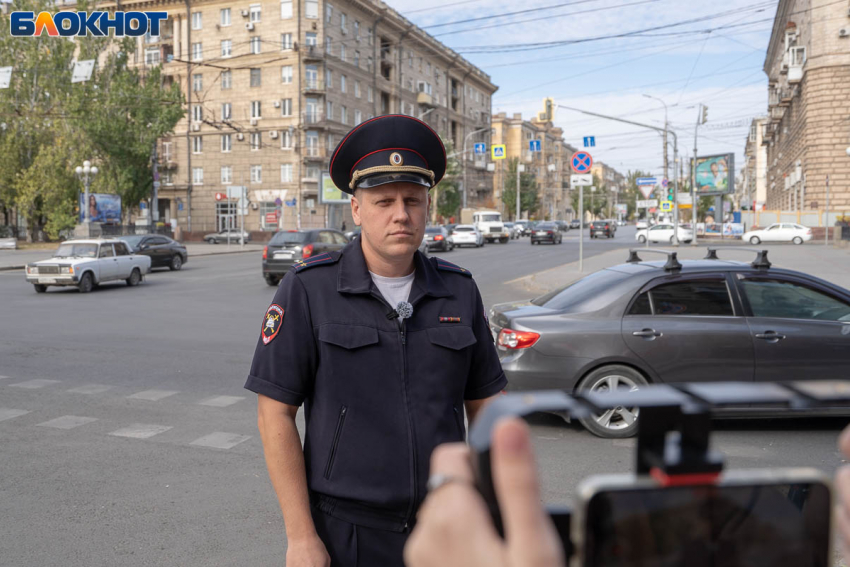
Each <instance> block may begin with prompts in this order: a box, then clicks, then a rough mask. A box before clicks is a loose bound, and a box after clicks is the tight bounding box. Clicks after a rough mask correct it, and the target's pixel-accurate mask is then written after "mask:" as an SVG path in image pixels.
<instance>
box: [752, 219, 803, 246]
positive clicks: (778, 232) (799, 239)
mask: <svg viewBox="0 0 850 567" xmlns="http://www.w3.org/2000/svg"><path fill="white" fill-rule="evenodd" d="M811 239H812V229H810V228H807V227H805V226H803V225H799V224H797V223H793V222H783V223H774V224H772V225H770V226H768V227H767V228H763V229H761V230H751V231H749V232H746V233H744V235H743V236H742V237H741V240H743V241H744V242H749V243H750V244H759V243H761V242H793V243H794V244H802V243H803V242H808V241H809V240H811Z"/></svg>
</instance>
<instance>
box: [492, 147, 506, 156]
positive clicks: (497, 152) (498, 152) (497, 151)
mask: <svg viewBox="0 0 850 567" xmlns="http://www.w3.org/2000/svg"><path fill="white" fill-rule="evenodd" d="M492 151H493V159H505V157H506V154H507V152H506V151H505V144H494V145H493V150H492Z"/></svg>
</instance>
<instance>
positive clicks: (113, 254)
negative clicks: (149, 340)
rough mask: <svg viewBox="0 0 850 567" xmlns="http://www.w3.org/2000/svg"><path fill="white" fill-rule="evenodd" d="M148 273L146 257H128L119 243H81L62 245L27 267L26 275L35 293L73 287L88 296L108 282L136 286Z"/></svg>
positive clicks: (86, 241)
mask: <svg viewBox="0 0 850 567" xmlns="http://www.w3.org/2000/svg"><path fill="white" fill-rule="evenodd" d="M150 269H151V259H150V257H148V256H143V255H141V254H133V253H131V252H130V250H129V249H128V248H127V246H126V244H124V242H123V241H121V240H117V239H85V240H83V239H81V240H68V241H66V242H63V243H62V244H60V245H59V248H57V249H56V252H54V253H53V257H52V258H51V259H50V260H41V261H39V262H34V263H32V264H27V269H26V272H27V281H28V282H29V283H31V284H33V287H34V288H35V291H36V292H37V293H44V292H45V291H47V287H48V286H75V287H77V289H79V290H80V292H81V293H88V292H90V291H91V290H92V289H93V288H94V287H95V286H97V285H100V284H102V283H105V282H109V281H117V280H124V281H125V282H127V285H129V286H135V285H138V284H139V282H141V281H142V279H143V278H144V275H145V274H147V273H148V272H150Z"/></svg>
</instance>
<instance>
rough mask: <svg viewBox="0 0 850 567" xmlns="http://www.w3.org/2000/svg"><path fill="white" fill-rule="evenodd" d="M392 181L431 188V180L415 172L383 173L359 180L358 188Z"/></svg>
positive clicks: (386, 183) (376, 185)
mask: <svg viewBox="0 0 850 567" xmlns="http://www.w3.org/2000/svg"><path fill="white" fill-rule="evenodd" d="M390 183H415V184H416V185H422V186H424V187H428V188H429V189H430V188H431V180H430V179H427V178H425V177H423V176H421V175H416V174H415V173H381V174H378V175H373V176H371V177H367V178H365V179H361V180H360V181H358V182H357V187H356V189H369V188H372V187H378V186H379V185H388V184H390Z"/></svg>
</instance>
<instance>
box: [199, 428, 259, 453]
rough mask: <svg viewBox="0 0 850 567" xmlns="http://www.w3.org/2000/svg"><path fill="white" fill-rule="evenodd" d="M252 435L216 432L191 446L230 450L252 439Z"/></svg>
mask: <svg viewBox="0 0 850 567" xmlns="http://www.w3.org/2000/svg"><path fill="white" fill-rule="evenodd" d="M250 438H251V436H250V435H237V434H236V433H224V432H222V431H216V432H215V433H210V434H209V435H204V436H203V437H201V438H200V439H195V440H194V441H192V442H191V443H189V445H197V446H199V447H210V448H212V449H230V448H231V447H235V446H236V445H238V444H240V443H242V442H244V441H247V440H248V439H250Z"/></svg>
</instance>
